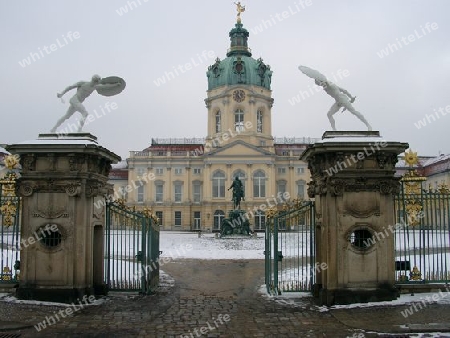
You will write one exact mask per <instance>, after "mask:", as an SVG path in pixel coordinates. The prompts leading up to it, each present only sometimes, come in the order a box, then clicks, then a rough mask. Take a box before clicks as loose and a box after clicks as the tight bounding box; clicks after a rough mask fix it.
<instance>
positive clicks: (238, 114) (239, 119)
mask: <svg viewBox="0 0 450 338" xmlns="http://www.w3.org/2000/svg"><path fill="white" fill-rule="evenodd" d="M234 128H235V130H236V131H244V130H245V128H244V111H242V110H240V109H238V110H236V111H235V113H234Z"/></svg>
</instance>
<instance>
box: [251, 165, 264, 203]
mask: <svg viewBox="0 0 450 338" xmlns="http://www.w3.org/2000/svg"><path fill="white" fill-rule="evenodd" d="M253 197H266V174H265V173H264V171H262V170H258V171H256V172H255V173H254V174H253Z"/></svg>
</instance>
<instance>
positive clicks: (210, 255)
mask: <svg viewBox="0 0 450 338" xmlns="http://www.w3.org/2000/svg"><path fill="white" fill-rule="evenodd" d="M160 250H161V251H162V255H161V258H164V257H171V258H172V259H179V258H195V259H264V233H258V237H256V238H255V237H249V238H231V237H230V238H216V237H215V234H211V233H208V234H202V235H201V237H200V238H199V237H198V234H197V233H186V232H184V233H181V232H172V231H170V232H169V231H162V232H161V233H160Z"/></svg>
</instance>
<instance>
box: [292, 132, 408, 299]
mask: <svg viewBox="0 0 450 338" xmlns="http://www.w3.org/2000/svg"><path fill="white" fill-rule="evenodd" d="M407 148H408V144H407V143H400V142H386V141H385V140H383V138H382V137H380V134H379V132H377V131H371V132H364V131H362V132H359V131H358V132H347V131H342V132H338V131H333V132H331V131H328V132H325V133H324V135H323V137H322V140H321V141H319V142H317V143H315V144H313V145H311V146H309V147H308V148H307V149H306V150H305V152H304V153H303V154H302V156H301V158H300V159H301V160H304V161H307V162H308V166H309V169H310V171H311V182H310V183H309V188H308V195H309V197H311V198H315V203H316V262H317V263H319V264H322V263H326V264H327V265H326V266H327V268H326V269H324V270H321V271H320V272H319V273H318V274H317V275H316V285H315V294H316V296H318V297H319V301H320V303H321V304H325V305H332V304H349V303H356V302H367V301H382V300H392V299H395V298H397V291H396V289H395V288H394V282H395V271H394V267H395V257H394V233H393V231H394V229H393V226H394V224H395V217H394V201H393V194H396V193H398V192H399V187H400V185H399V178H398V177H395V176H394V174H395V164H396V163H397V156H398V155H399V154H400V153H402V152H403V151H404V150H405V149H407Z"/></svg>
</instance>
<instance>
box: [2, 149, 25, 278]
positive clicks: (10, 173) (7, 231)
mask: <svg viewBox="0 0 450 338" xmlns="http://www.w3.org/2000/svg"><path fill="white" fill-rule="evenodd" d="M4 162H5V165H6V168H7V172H6V174H5V175H3V177H0V248H1V254H2V256H1V258H0V267H1V271H0V284H10V283H13V284H15V283H17V282H18V280H19V275H20V273H19V270H20V261H19V259H20V258H19V257H20V240H21V239H20V214H21V200H20V197H18V196H16V180H17V178H18V174H17V173H16V172H15V171H14V170H13V169H14V168H15V167H16V166H17V165H18V163H19V157H18V156H15V155H8V156H6V157H5V159H4Z"/></svg>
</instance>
